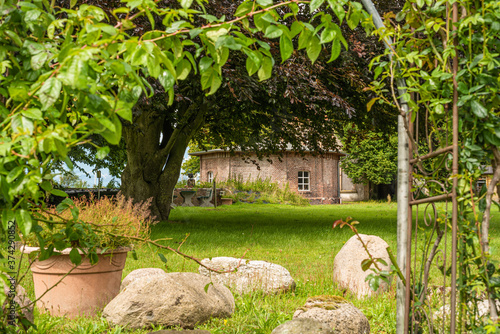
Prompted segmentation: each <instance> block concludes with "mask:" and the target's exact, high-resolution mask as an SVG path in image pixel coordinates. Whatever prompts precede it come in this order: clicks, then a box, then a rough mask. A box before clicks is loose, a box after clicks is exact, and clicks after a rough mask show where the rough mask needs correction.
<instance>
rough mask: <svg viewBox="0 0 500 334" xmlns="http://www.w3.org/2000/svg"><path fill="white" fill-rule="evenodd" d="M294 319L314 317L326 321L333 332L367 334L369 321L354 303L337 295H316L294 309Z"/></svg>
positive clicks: (339, 333) (336, 333)
mask: <svg viewBox="0 0 500 334" xmlns="http://www.w3.org/2000/svg"><path fill="white" fill-rule="evenodd" d="M293 318H294V319H303V318H308V319H314V320H317V321H320V322H324V323H327V324H328V325H330V327H331V328H332V329H333V332H334V333H335V334H368V333H370V323H369V322H368V319H367V318H366V317H365V315H364V314H363V313H362V312H361V311H360V310H359V309H357V308H356V307H355V306H354V305H352V304H351V303H349V302H348V301H347V300H345V299H344V298H342V297H338V296H316V297H310V298H308V299H307V302H306V304H305V305H304V306H303V307H301V308H299V309H298V310H297V311H295V313H294V315H293Z"/></svg>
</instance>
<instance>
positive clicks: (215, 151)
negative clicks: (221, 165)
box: [188, 146, 346, 157]
mask: <svg viewBox="0 0 500 334" xmlns="http://www.w3.org/2000/svg"><path fill="white" fill-rule="evenodd" d="M217 152H229V150H225V149H221V148H216V149H213V150H208V151H198V152H192V153H188V154H189V155H191V156H197V157H198V156H201V155H206V154H210V153H217ZM234 152H243V151H242V150H240V149H235V150H234ZM285 152H295V150H293V149H292V148H291V146H290V147H287V148H286V149H285ZM304 152H305V153H309V152H311V151H310V150H304ZM326 153H334V154H338V155H346V153H344V152H342V151H331V150H330V151H327V152H326Z"/></svg>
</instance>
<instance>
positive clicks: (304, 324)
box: [271, 318, 334, 334]
mask: <svg viewBox="0 0 500 334" xmlns="http://www.w3.org/2000/svg"><path fill="white" fill-rule="evenodd" d="M271 334H334V331H333V329H331V328H330V326H329V325H328V324H325V323H324V322H320V321H317V320H314V319H308V318H297V319H293V320H290V321H287V322H285V323H284V324H281V325H279V326H278V327H276V328H275V329H274V330H273V331H272V333H271Z"/></svg>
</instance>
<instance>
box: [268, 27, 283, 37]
mask: <svg viewBox="0 0 500 334" xmlns="http://www.w3.org/2000/svg"><path fill="white" fill-rule="evenodd" d="M281 35H283V30H281V29H280V28H278V27H277V26H275V25H270V26H269V27H267V29H266V34H265V35H264V37H266V38H271V39H272V38H278V37H280V36H281Z"/></svg>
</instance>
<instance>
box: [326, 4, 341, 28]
mask: <svg viewBox="0 0 500 334" xmlns="http://www.w3.org/2000/svg"><path fill="white" fill-rule="evenodd" d="M328 4H329V5H330V7H331V8H332V9H333V12H334V13H335V15H337V18H338V19H339V22H340V23H339V24H342V21H343V20H344V18H345V9H344V7H342V5H341V4H339V3H338V2H333V0H328Z"/></svg>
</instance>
